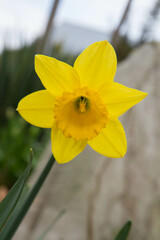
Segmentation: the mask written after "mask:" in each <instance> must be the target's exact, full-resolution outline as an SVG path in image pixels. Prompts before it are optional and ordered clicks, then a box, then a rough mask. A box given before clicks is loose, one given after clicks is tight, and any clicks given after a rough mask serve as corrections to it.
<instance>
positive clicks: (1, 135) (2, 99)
mask: <svg viewBox="0 0 160 240" xmlns="http://www.w3.org/2000/svg"><path fill="white" fill-rule="evenodd" d="M61 49H62V48H61V45H56V46H53V48H52V49H51V50H50V54H48V55H49V56H53V57H55V58H57V59H59V60H61V61H64V62H67V63H69V64H71V65H72V64H73V62H74V60H75V56H70V55H69V54H63V52H62V50H61ZM35 54H36V42H35V43H33V44H32V45H31V46H23V47H21V48H20V49H17V50H9V49H4V51H3V52H2V53H1V55H0V185H1V184H4V185H7V186H8V187H9V188H10V187H11V186H12V185H13V183H14V182H15V181H16V180H17V178H18V177H19V176H20V174H21V173H22V171H23V170H24V168H25V167H26V164H27V162H28V157H29V149H30V148H31V147H32V148H33V151H34V162H33V168H34V167H35V165H36V163H37V161H38V159H39V157H40V154H41V153H42V151H43V149H44V147H45V144H46V143H47V142H48V141H49V136H50V131H47V130H46V129H45V130H44V129H41V128H37V127H35V126H32V125H30V124H28V123H27V122H25V121H24V120H23V119H22V118H21V117H20V116H19V115H18V113H17V112H16V107H17V104H18V102H19V101H20V100H21V99H22V98H23V97H24V96H26V95H27V94H30V93H31V92H34V91H37V90H40V89H43V86H42V84H41V81H40V80H39V78H38V77H37V75H36V73H35V70H34V55H35Z"/></svg>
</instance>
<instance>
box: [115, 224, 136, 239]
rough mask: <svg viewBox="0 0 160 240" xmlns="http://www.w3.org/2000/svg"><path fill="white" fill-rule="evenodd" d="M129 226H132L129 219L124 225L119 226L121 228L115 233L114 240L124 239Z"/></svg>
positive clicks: (129, 228)
mask: <svg viewBox="0 0 160 240" xmlns="http://www.w3.org/2000/svg"><path fill="white" fill-rule="evenodd" d="M131 226H132V222H131V221H128V222H126V223H125V225H124V226H123V227H122V228H121V230H120V231H119V233H118V234H117V236H116V238H115V240H126V239H127V237H128V234H129V232H130V230H131Z"/></svg>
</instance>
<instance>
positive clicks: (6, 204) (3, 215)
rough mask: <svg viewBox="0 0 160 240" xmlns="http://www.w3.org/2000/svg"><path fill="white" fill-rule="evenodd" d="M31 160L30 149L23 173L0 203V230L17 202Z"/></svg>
mask: <svg viewBox="0 0 160 240" xmlns="http://www.w3.org/2000/svg"><path fill="white" fill-rule="evenodd" d="M31 162H32V150H31V159H30V162H29V164H28V166H27V168H26V169H25V171H24V172H23V174H22V175H21V176H20V178H19V179H18V180H17V182H16V183H15V184H14V186H13V187H12V188H11V190H10V191H9V193H8V194H7V196H6V197H5V198H4V199H3V201H2V202H1V203H0V231H1V230H2V229H3V228H4V226H5V224H6V223H7V221H8V219H9V218H10V216H11V214H12V212H13V210H14V208H15V207H16V205H17V202H18V200H19V198H20V196H21V193H22V191H23V187H24V184H25V182H26V179H27V177H28V174H29V172H30V169H31Z"/></svg>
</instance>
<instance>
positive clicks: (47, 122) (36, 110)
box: [17, 90, 55, 128]
mask: <svg viewBox="0 0 160 240" xmlns="http://www.w3.org/2000/svg"><path fill="white" fill-rule="evenodd" d="M54 99H55V98H54V97H53V96H52V95H51V94H50V93H49V92H48V91H47V90H41V91H37V92H34V93H31V94H29V95H28V96H26V97H24V98H23V99H22V100H21V101H20V102H19V104H18V107H17V111H18V112H19V113H20V115H21V116H22V117H23V118H24V119H25V120H26V121H27V122H29V123H31V124H33V125H35V126H37V127H43V128H51V127H52V125H53V121H54V112H53V110H54Z"/></svg>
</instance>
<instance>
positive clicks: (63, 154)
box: [51, 123, 87, 164]
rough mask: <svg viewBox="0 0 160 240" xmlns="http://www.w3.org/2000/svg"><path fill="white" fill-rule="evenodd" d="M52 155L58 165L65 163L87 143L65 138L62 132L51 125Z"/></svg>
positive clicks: (54, 125)
mask: <svg viewBox="0 0 160 240" xmlns="http://www.w3.org/2000/svg"><path fill="white" fill-rule="evenodd" d="M51 140H52V153H53V155H54V157H55V159H56V160H57V162H58V163H61V164H62V163H67V162H69V161H71V160H72V159H73V158H74V157H76V156H77V155H78V154H79V153H81V152H82V151H83V150H84V148H85V147H86V145H87V141H84V140H83V141H82V140H81V141H76V140H75V139H74V138H67V137H65V136H64V135H63V133H62V130H60V129H58V127H57V125H56V123H54V124H53V127H52V132H51Z"/></svg>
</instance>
